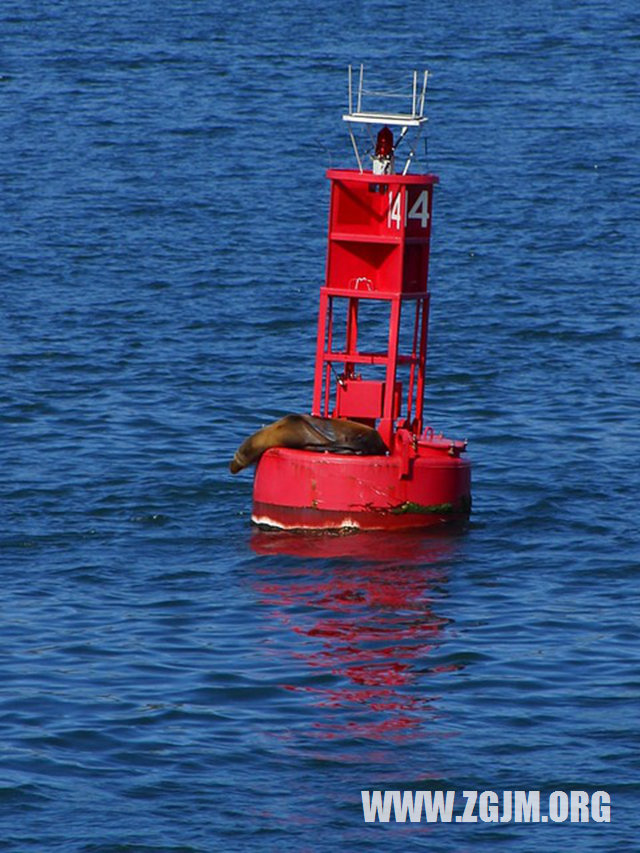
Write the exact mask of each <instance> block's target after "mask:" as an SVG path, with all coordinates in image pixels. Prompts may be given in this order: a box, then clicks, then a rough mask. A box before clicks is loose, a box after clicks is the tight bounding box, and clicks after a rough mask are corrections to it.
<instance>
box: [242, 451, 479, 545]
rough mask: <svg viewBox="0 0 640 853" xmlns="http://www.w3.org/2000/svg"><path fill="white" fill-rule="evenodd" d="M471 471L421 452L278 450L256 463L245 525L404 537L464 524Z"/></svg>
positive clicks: (460, 462)
mask: <svg viewBox="0 0 640 853" xmlns="http://www.w3.org/2000/svg"><path fill="white" fill-rule="evenodd" d="M470 509H471V464H470V462H468V461H467V460H466V459H462V458H460V456H459V455H449V454H447V453H446V452H445V451H443V450H441V449H438V450H431V449H429V448H421V449H420V453H419V455H416V456H415V457H413V458H408V457H407V455H406V454H405V455H403V454H402V453H401V452H399V453H396V454H391V455H389V456H355V455H340V454H333V453H316V452H313V451H309V450H293V449H289V448H284V447H277V448H272V449H270V450H268V451H267V452H266V453H264V454H263V456H262V458H261V459H260V461H259V463H258V466H257V469H256V474H255V480H254V487H253V513H252V516H251V517H252V521H253V522H254V523H256V524H258V525H261V526H265V527H275V528H281V529H285V530H340V529H349V528H359V529H362V530H404V529H411V528H421V527H432V526H434V525H441V524H446V523H451V522H461V521H464V520H465V519H466V518H467V517H468V515H469V512H470Z"/></svg>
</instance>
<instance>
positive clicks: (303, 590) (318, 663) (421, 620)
mask: <svg viewBox="0 0 640 853" xmlns="http://www.w3.org/2000/svg"><path fill="white" fill-rule="evenodd" d="M456 544H457V543H456V539H455V538H452V537H450V536H449V537H443V536H435V537H434V536H427V535H425V534H421V535H408V536H403V535H398V534H394V535H393V536H389V534H379V535H377V534H358V535H355V536H347V537H327V536H324V537H319V536H291V535H284V536H282V535H280V534H275V535H272V534H266V533H260V534H256V535H255V537H254V539H253V540H252V547H253V548H254V550H256V551H257V552H258V553H261V554H270V555H276V554H278V553H285V554H287V555H291V554H294V555H295V556H300V557H308V556H311V555H312V554H313V555H314V556H319V557H321V558H322V562H320V563H313V562H306V561H305V564H303V565H296V566H294V567H292V568H283V567H282V565H278V566H277V568H275V569H274V567H273V561H269V567H265V569H263V570H261V571H260V572H259V575H258V578H257V580H256V586H257V589H258V591H259V593H260V596H261V603H262V604H266V605H268V606H269V608H270V612H271V614H272V615H273V616H274V618H276V619H277V620H278V621H280V622H281V623H282V624H284V625H286V626H287V628H288V629H290V630H291V631H292V632H293V633H294V634H295V635H296V636H297V637H298V638H299V642H297V643H296V644H295V647H294V649H293V651H291V652H290V654H291V655H292V657H293V658H294V659H295V660H297V661H298V662H303V663H304V664H305V667H304V668H305V669H306V670H308V671H307V672H306V674H305V673H304V672H303V673H302V675H301V676H300V670H299V668H298V669H297V670H296V668H295V667H294V668H293V669H294V670H296V671H297V674H298V675H299V679H298V680H297V682H296V683H288V684H284V685H283V687H285V688H286V689H287V690H290V691H295V692H298V693H300V694H302V695H305V696H307V697H309V698H310V699H311V700H312V702H313V704H314V705H315V706H316V707H318V708H323V709H326V714H325V715H324V716H323V718H322V721H316V722H314V723H313V724H312V727H313V734H314V735H315V736H316V737H320V738H323V739H335V738H341V737H366V738H369V739H374V740H387V741H388V740H390V739H391V740H393V741H395V742H397V741H399V740H402V741H405V740H411V739H416V738H417V737H424V735H425V725H426V724H428V722H429V721H432V720H434V719H435V718H436V717H437V714H438V712H437V696H435V695H432V687H431V684H429V681H430V680H431V679H432V678H433V677H434V676H435V675H437V674H438V673H442V672H447V671H450V670H453V669H456V668H458V667H456V665H454V664H451V663H448V662H447V663H445V662H442V661H434V660H433V657H434V654H435V655H437V654H438V650H439V646H440V642H441V638H442V632H443V630H444V629H445V627H446V626H447V624H448V621H449V620H447V619H445V618H443V617H441V616H439V615H438V614H437V613H436V612H435V611H434V609H433V602H434V600H435V601H437V600H438V599H442V598H443V597H444V596H445V595H446V584H447V582H448V577H447V573H446V568H445V566H447V565H448V564H449V562H450V559H451V557H452V555H453V553H454V551H455V549H456ZM391 550H393V552H394V557H393V558H390V557H389V551H391ZM345 551H346V554H345V553H344V552H345ZM356 555H357V556H356ZM345 557H346V559H345ZM274 575H276V576H277V577H274ZM433 687H434V688H435V683H434V685H433ZM441 734H444V733H441Z"/></svg>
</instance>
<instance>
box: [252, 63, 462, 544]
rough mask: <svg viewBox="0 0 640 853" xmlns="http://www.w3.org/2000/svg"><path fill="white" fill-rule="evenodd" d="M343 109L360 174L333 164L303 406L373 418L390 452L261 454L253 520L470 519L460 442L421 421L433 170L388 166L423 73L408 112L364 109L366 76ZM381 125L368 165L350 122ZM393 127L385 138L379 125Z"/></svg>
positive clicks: (297, 523) (417, 105)
mask: <svg viewBox="0 0 640 853" xmlns="http://www.w3.org/2000/svg"><path fill="white" fill-rule="evenodd" d="M349 71H350V75H349V79H350V86H349V94H350V105H349V106H350V108H349V113H348V114H347V115H345V116H344V119H345V121H347V122H349V125H348V126H349V133H350V135H351V139H352V142H353V145H354V151H355V153H356V158H357V161H358V166H359V168H358V169H330V170H329V171H328V172H327V177H328V179H329V181H330V183H331V201H330V212H329V234H328V249H327V265H326V280H325V283H324V286H323V287H322V288H321V289H320V306H319V314H318V329H317V344H316V367H315V381H314V391H313V405H312V412H311V413H312V415H314V416H316V417H325V418H329V417H332V418H347V419H349V420H352V421H358V422H360V423H363V424H366V425H368V426H371V427H375V428H376V429H377V430H378V432H379V433H380V435H381V436H382V439H383V440H384V443H385V444H386V446H387V447H388V448H389V453H388V454H387V455H377V456H359V455H354V454H335V453H319V452H314V451H310V450H299V449H292V448H287V447H273V448H271V449H269V450H267V451H266V452H265V453H264V454H263V455H262V457H261V459H260V460H259V462H258V465H257V468H256V474H255V480H254V488H253V513H252V520H253V521H254V522H255V523H256V524H259V525H264V526H268V527H278V528H284V529H311V530H325V529H333V530H335V529H343V528H361V529H367V530H375V529H389V530H391V529H407V528H415V527H429V526H432V525H435V524H442V523H446V522H450V521H456V520H457V521H459V520H461V519H464V518H466V517H467V516H468V514H469V511H470V507H471V466H470V463H469V461H468V460H466V459H465V458H464V457H463V453H464V451H465V448H466V442H463V441H459V440H452V439H447V438H444V437H443V436H442V435H436V434H435V433H434V431H433V429H432V428H430V427H429V428H427V429H425V426H424V423H423V399H424V387H425V369H426V358H427V330H428V314H429V292H428V287H427V284H428V274H429V250H430V239H431V221H432V219H431V218H432V211H433V191H434V187H435V185H436V184H437V183H438V178H437V177H436V175H433V174H415V175H413V174H412V175H409V174H407V172H408V169H409V165H410V164H411V162H412V161H413V158H414V155H415V144H414V147H413V148H411V149H410V151H409V152H408V155H407V162H406V165H405V167H404V170H403V173H402V174H394V173H393V172H392V171H390V170H391V169H392V168H393V166H394V152H395V151H396V150H397V148H398V145H399V143H400V142H401V141H402V139H403V138H404V137H405V135H406V134H407V131H408V129H410V128H416V129H417V132H418V135H419V133H420V131H421V129H422V125H423V123H424V122H425V121H426V118H425V117H424V115H423V109H424V95H425V90H426V82H427V75H426V72H425V75H424V80H423V86H422V91H421V92H420V93H419V92H418V86H417V75H416V74H415V73H414V80H413V96H412V101H411V110H410V112H408V113H404V114H397V113H370V112H366V111H364V110H363V109H362V97H363V94H364V93H365V90H364V88H363V71H362V68H361V69H360V83H359V86H358V93H357V104H356V106H355V107H354V101H353V97H352V87H351V69H349ZM375 123H377V124H382V125H383V128H382V130H381V131H380V132H379V134H378V137H377V140H376V146H375V148H374V153H373V154H372V158H371V159H372V161H373V167H372V169H371V170H365V169H364V168H363V165H362V160H361V157H360V153H359V148H358V145H357V142H356V139H355V135H354V133H353V130H352V127H353V126H355V125H357V124H361V125H368V124H369V125H370V124H375ZM390 124H396V125H399V126H401V127H402V132H401V134H400V140H399V141H398V142H397V143H396V145H395V147H394V142H393V135H392V133H391V131H390V130H389V127H388V125H390Z"/></svg>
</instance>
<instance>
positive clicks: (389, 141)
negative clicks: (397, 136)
mask: <svg viewBox="0 0 640 853" xmlns="http://www.w3.org/2000/svg"><path fill="white" fill-rule="evenodd" d="M391 154H393V133H391V131H390V130H389V128H388V127H387V126H386V125H385V127H383V128H382V130H381V131H380V132H379V133H378V138H377V139H376V157H390V156H391Z"/></svg>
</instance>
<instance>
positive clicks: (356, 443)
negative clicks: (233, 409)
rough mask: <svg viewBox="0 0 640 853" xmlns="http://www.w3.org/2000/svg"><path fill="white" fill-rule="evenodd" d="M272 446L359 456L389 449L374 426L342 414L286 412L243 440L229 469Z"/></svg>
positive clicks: (239, 466) (247, 462) (249, 462)
mask: <svg viewBox="0 0 640 853" xmlns="http://www.w3.org/2000/svg"><path fill="white" fill-rule="evenodd" d="M270 447H294V448H297V449H299V450H317V451H326V452H328V453H356V454H359V455H360V456H381V455H383V454H384V453H386V452H387V446H386V444H385V443H384V441H383V440H382V437H381V435H380V433H379V432H378V431H377V430H375V429H373V427H369V426H365V425H364V424H359V423H356V421H347V420H344V419H342V418H316V417H314V416H313V415H285V417H284V418H280V420H279V421H275V422H274V423H272V424H269V425H268V426H266V427H263V428H262V429H260V430H258V432H255V433H254V434H253V435H251V436H249V438H247V439H246V440H245V441H243V442H242V444H241V445H240V447H239V448H238V449H237V450H236V453H235V456H234V457H233V459H232V460H231V462H230V463H229V470H230V471H231V473H232V474H237V473H238V471H242V469H243V468H246V467H247V466H248V465H252V464H253V463H254V462H257V461H258V459H259V458H260V457H261V456H262V454H263V453H264V452H265V450H268V449H269V448H270Z"/></svg>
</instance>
